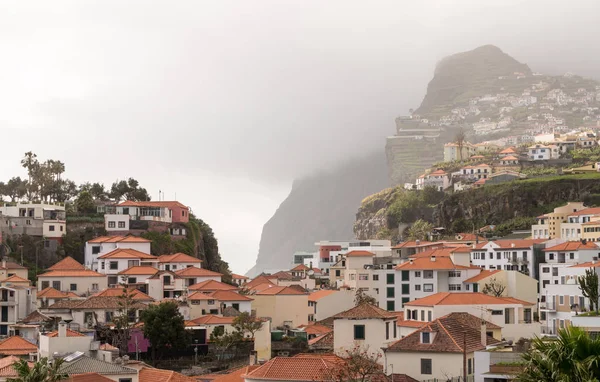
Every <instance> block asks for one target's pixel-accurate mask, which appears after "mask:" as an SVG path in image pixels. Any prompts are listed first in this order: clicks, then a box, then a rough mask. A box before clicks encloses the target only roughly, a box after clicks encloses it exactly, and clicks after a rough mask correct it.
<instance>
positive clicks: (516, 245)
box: [491, 239, 546, 249]
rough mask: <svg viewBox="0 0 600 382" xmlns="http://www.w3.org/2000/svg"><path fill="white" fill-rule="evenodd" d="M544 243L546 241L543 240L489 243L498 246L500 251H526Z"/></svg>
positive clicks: (507, 240) (503, 240) (506, 240)
mask: <svg viewBox="0 0 600 382" xmlns="http://www.w3.org/2000/svg"><path fill="white" fill-rule="evenodd" d="M545 241H546V240H544V239H515V240H510V239H502V240H495V241H492V242H491V243H494V244H496V245H499V246H500V248H502V249H526V248H530V247H531V246H533V245H534V244H541V243H543V242H545Z"/></svg>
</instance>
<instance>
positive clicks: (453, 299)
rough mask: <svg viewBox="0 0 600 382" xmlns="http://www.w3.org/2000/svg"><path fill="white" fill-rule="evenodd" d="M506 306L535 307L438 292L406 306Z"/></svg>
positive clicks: (506, 300)
mask: <svg viewBox="0 0 600 382" xmlns="http://www.w3.org/2000/svg"><path fill="white" fill-rule="evenodd" d="M496 304H500V305H504V304H521V305H527V306H530V305H533V304H532V303H530V302H527V301H522V300H517V299H512V298H510V299H509V298H507V297H494V296H489V295H487V294H483V293H468V292H466V293H450V292H438V293H435V294H432V295H429V296H427V297H423V298H419V299H416V300H413V301H410V302H407V303H405V304H404V305H410V306H435V305H496Z"/></svg>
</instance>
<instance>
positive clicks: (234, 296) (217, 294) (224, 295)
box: [210, 290, 254, 301]
mask: <svg viewBox="0 0 600 382" xmlns="http://www.w3.org/2000/svg"><path fill="white" fill-rule="evenodd" d="M210 296H211V297H214V299H215V300H219V301H252V300H254V299H253V298H250V297H248V296H244V295H243V294H239V293H236V292H233V291H230V290H217V291H214V292H212V293H210Z"/></svg>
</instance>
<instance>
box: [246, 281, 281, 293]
mask: <svg viewBox="0 0 600 382" xmlns="http://www.w3.org/2000/svg"><path fill="white" fill-rule="evenodd" d="M274 286H277V285H275V284H273V283H268V284H267V283H264V284H260V285H256V286H254V287H253V288H251V289H250V290H251V291H252V292H254V293H256V292H262V291H263V290H265V289H268V288H271V287H274Z"/></svg>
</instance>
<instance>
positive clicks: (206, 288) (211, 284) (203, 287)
mask: <svg viewBox="0 0 600 382" xmlns="http://www.w3.org/2000/svg"><path fill="white" fill-rule="evenodd" d="M236 289H238V288H237V287H235V286H233V285H229V284H226V283H223V282H220V281H216V280H205V281H202V282H200V283H197V284H194V285H190V286H189V287H188V290H196V291H203V292H212V291H215V290H236Z"/></svg>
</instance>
